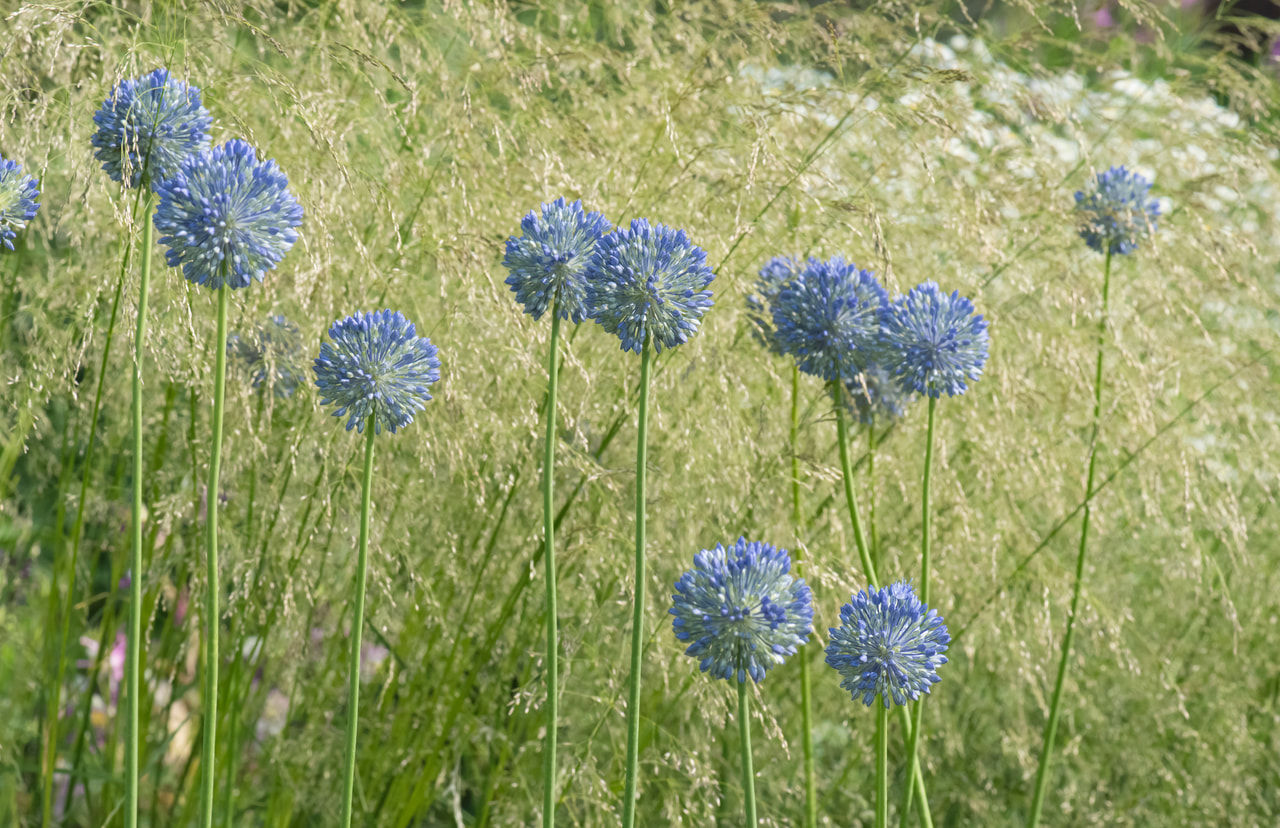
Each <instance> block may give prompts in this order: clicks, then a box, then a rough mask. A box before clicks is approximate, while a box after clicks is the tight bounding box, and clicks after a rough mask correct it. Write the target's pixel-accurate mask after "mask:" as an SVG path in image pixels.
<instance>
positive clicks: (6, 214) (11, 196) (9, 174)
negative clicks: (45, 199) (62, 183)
mask: <svg viewBox="0 0 1280 828" xmlns="http://www.w3.org/2000/svg"><path fill="white" fill-rule="evenodd" d="M39 197H40V186H39V182H37V181H36V179H35V178H34V177H32V176H29V175H23V174H22V165H21V164H19V163H18V162H17V161H10V160H7V159H6V158H5V157H4V156H0V244H4V246H5V247H6V248H8V249H9V250H12V249H13V240H14V239H16V238H17V237H18V231H19V230H21V229H23V228H24V227H26V226H27V222H29V221H31V220H32V219H33V218H35V217H36V211H38V210H39V209H40V204H39V203H38V202H37V201H36V199H37V198H39Z"/></svg>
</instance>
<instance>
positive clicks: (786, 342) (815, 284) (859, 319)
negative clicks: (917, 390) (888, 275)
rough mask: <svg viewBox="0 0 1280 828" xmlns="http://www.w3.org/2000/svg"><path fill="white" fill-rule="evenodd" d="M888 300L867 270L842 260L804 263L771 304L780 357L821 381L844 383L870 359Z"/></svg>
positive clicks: (840, 258)
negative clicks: (789, 358)
mask: <svg viewBox="0 0 1280 828" xmlns="http://www.w3.org/2000/svg"><path fill="white" fill-rule="evenodd" d="M888 301H889V295H888V293H886V292H885V289H884V288H883V287H882V286H881V285H880V282H878V281H877V280H876V278H875V276H873V275H872V274H871V273H870V271H866V270H859V269H858V266H857V265H855V264H853V263H852V262H846V261H845V260H844V258H843V257H840V256H832V257H831V258H830V259H828V260H827V261H825V262H824V261H820V260H818V259H815V258H810V259H809V261H808V262H806V263H805V266H804V269H803V270H801V271H800V274H799V275H798V276H796V277H795V278H794V279H792V280H791V281H790V282H789V283H788V284H787V285H785V286H784V287H783V288H782V290H781V292H779V293H778V298H777V300H776V301H775V302H774V303H773V326H774V328H776V329H777V340H778V344H779V345H780V346H781V348H782V352H783V353H787V354H791V355H792V356H794V357H795V359H796V363H797V364H798V365H799V366H800V370H801V371H804V372H805V373H806V374H812V375H814V376H816V377H821V378H822V379H824V380H834V379H841V380H848V379H851V378H852V377H854V376H856V375H857V374H858V373H859V372H860V371H862V369H863V368H865V367H866V365H867V364H868V363H869V362H870V361H871V360H872V359H873V357H874V353H875V349H876V346H877V343H878V341H879V336H880V314H881V311H882V310H883V308H884V307H885V305H886V303H887V302H888Z"/></svg>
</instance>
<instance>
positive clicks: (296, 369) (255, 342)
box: [227, 314, 303, 398]
mask: <svg viewBox="0 0 1280 828" xmlns="http://www.w3.org/2000/svg"><path fill="white" fill-rule="evenodd" d="M227 355H228V356H230V357H233V358H235V359H237V360H239V361H240V362H241V363H242V364H243V365H244V367H245V370H246V371H248V372H249V376H250V377H251V378H252V381H253V387H254V388H255V389H259V390H260V389H262V388H263V387H264V386H265V387H269V388H270V389H271V391H272V393H273V394H275V395H276V396H277V397H280V398H285V397H291V396H293V392H294V391H296V390H297V388H298V385H299V384H301V382H302V380H303V368H302V367H301V365H300V358H301V355H302V335H301V333H300V332H299V331H298V326H297V325H295V324H293V323H292V322H290V321H289V320H288V319H286V318H285V317H283V316H281V315H279V314H276V315H275V316H272V317H270V318H269V319H267V320H266V321H264V322H261V323H259V324H258V325H256V326H254V329H253V330H251V331H248V332H247V333H245V334H244V335H243V336H241V335H240V334H239V333H233V334H231V335H230V336H229V337H227Z"/></svg>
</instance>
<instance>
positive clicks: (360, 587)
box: [341, 412, 377, 828]
mask: <svg viewBox="0 0 1280 828" xmlns="http://www.w3.org/2000/svg"><path fill="white" fill-rule="evenodd" d="M376 417H377V413H376V412H373V413H370V414H369V420H368V422H366V423H365V426H364V433H365V444H364V477H363V478H362V480H363V482H362V486H363V489H362V491H363V494H362V495H361V498H360V550H359V552H358V553H357V555H358V557H357V559H356V603H355V609H354V610H353V611H352V615H351V663H350V665H349V666H348V668H347V670H348V672H349V673H350V675H349V676H348V679H349V682H350V683H349V685H348V688H347V750H346V770H345V771H344V773H343V782H342V823H341V824H342V825H343V828H350V826H351V807H352V800H351V798H352V795H353V794H354V792H355V787H356V731H357V730H358V729H359V724H360V715H359V714H360V634H361V632H362V631H363V628H364V581H365V573H366V571H367V570H368V564H369V507H370V505H371V504H372V502H373V438H374V435H375V434H376V433H377V429H376V424H375V418H376Z"/></svg>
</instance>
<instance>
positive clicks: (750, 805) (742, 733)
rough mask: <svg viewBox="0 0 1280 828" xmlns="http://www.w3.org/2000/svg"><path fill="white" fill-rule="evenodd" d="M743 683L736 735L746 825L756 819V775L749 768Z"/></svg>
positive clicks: (747, 714) (743, 684)
mask: <svg viewBox="0 0 1280 828" xmlns="http://www.w3.org/2000/svg"><path fill="white" fill-rule="evenodd" d="M749 696H750V694H749V692H748V691H747V683H746V682H745V681H739V682H738V735H739V740H738V741H739V743H740V745H741V748H742V799H743V801H744V802H745V803H746V809H747V825H748V826H750V828H754V826H755V825H756V824H757V822H758V821H757V819H756V774H755V771H754V770H753V769H752V767H751V702H750V698H749Z"/></svg>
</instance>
